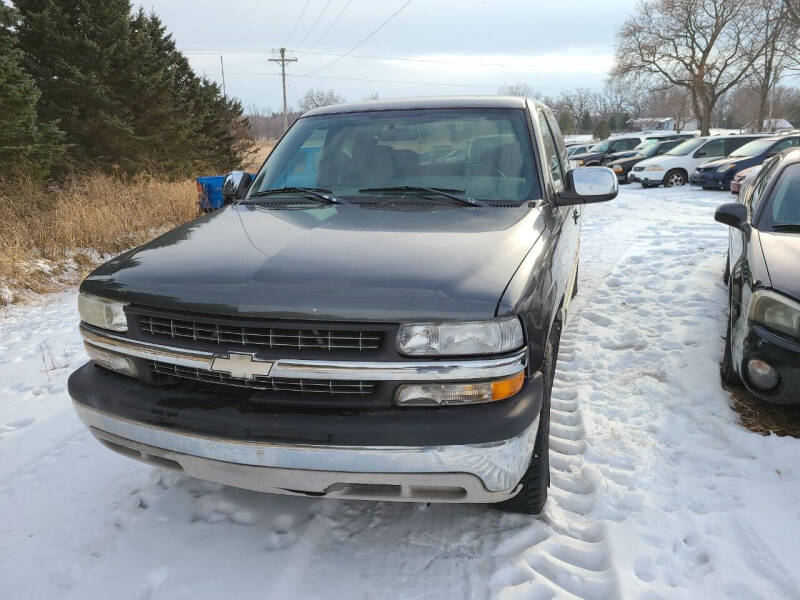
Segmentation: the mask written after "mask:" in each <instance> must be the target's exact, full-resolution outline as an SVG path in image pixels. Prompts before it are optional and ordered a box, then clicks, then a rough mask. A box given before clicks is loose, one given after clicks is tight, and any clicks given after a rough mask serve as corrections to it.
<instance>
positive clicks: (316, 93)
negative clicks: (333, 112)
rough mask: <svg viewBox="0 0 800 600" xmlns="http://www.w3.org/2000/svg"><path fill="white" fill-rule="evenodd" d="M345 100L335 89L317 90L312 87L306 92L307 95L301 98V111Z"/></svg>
mask: <svg viewBox="0 0 800 600" xmlns="http://www.w3.org/2000/svg"><path fill="white" fill-rule="evenodd" d="M340 102H344V98H342V97H341V96H340V95H339V94H337V93H336V92H334V91H333V90H328V91H327V92H326V91H325V90H315V89H310V90H308V91H307V92H306V94H305V96H303V97H302V98H301V99H300V102H298V104H299V105H300V112H306V111H309V110H311V109H312V108H319V107H320V106H328V105H329V104H339V103H340Z"/></svg>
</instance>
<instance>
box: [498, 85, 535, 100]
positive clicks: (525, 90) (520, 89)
mask: <svg viewBox="0 0 800 600" xmlns="http://www.w3.org/2000/svg"><path fill="white" fill-rule="evenodd" d="M497 93H498V94H499V95H500V96H522V97H523V98H539V97H540V96H541V95H542V94H541V92H538V91H536V90H535V89H533V88H532V87H531V86H529V85H528V84H527V83H512V84H510V85H503V86H500V87H499V88H498V90H497Z"/></svg>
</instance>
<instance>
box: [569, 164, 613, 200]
mask: <svg viewBox="0 0 800 600" xmlns="http://www.w3.org/2000/svg"><path fill="white" fill-rule="evenodd" d="M618 193H619V183H618V182H617V176H616V175H614V171H612V170H611V169H609V168H608V167H579V168H577V169H570V170H569V171H567V174H566V175H565V176H564V189H563V190H562V191H561V192H559V193H558V196H556V204H557V205H558V206H573V205H575V204H590V203H592V202H605V201H606V200H612V199H614V198H616V197H617V194H618Z"/></svg>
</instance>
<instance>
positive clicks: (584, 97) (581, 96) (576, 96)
mask: <svg viewBox="0 0 800 600" xmlns="http://www.w3.org/2000/svg"><path fill="white" fill-rule="evenodd" d="M559 102H560V104H561V105H562V106H563V107H564V109H566V110H567V111H568V112H569V114H570V115H572V120H573V121H574V122H575V127H576V128H578V129H580V128H581V122H582V121H583V120H584V116H585V115H591V113H592V109H593V108H594V102H595V97H594V94H593V93H592V90H590V89H589V88H576V89H574V90H573V91H571V92H562V94H561V97H560V98H559Z"/></svg>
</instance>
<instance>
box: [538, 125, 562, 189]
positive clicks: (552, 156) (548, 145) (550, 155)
mask: <svg viewBox="0 0 800 600" xmlns="http://www.w3.org/2000/svg"><path fill="white" fill-rule="evenodd" d="M537 114H538V115H539V129H541V130H542V142H543V143H544V154H545V161H546V162H547V166H548V168H549V169H550V173H551V175H552V176H553V182H554V183H555V184H556V188H557V189H558V188H559V187H560V185H563V182H564V170H563V168H562V167H561V159H560V158H559V156H558V154H559V153H558V146H557V145H556V140H555V137H554V136H553V132H552V131H551V130H550V125H549V123H548V122H547V118H546V117H545V116H544V113H543V112H542V111H538V112H537Z"/></svg>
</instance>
